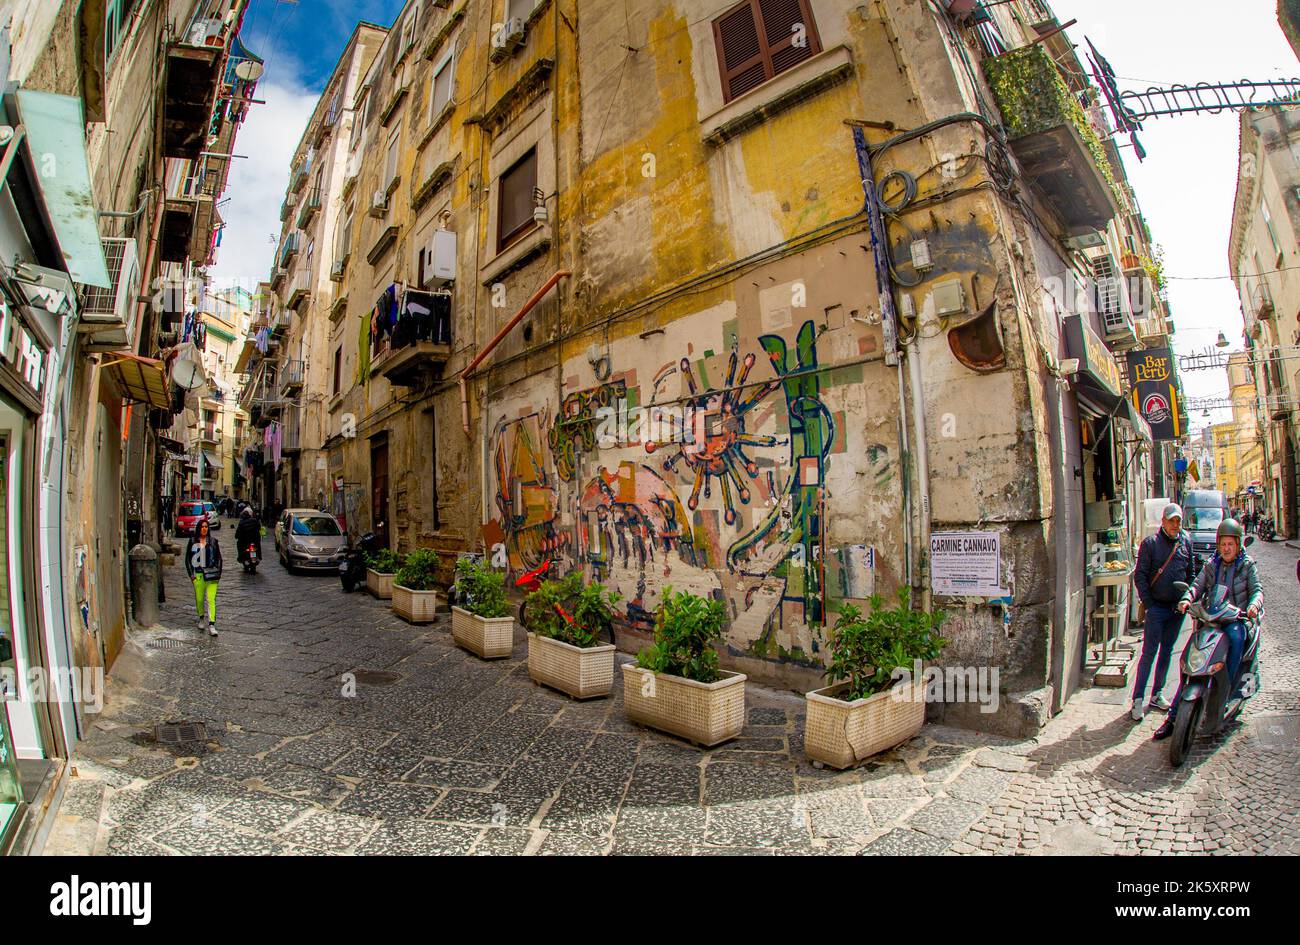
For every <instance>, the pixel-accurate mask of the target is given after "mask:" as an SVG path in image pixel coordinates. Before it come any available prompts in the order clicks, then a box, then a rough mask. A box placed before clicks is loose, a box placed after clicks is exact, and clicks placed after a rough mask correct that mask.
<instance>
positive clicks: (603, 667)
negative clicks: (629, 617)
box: [528, 633, 616, 699]
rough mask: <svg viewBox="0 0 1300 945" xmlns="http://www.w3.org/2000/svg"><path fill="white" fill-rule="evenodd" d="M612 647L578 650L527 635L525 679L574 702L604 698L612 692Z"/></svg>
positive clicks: (560, 642) (610, 644) (550, 640)
mask: <svg viewBox="0 0 1300 945" xmlns="http://www.w3.org/2000/svg"><path fill="white" fill-rule="evenodd" d="M615 652H616V648H615V647H614V645H613V644H612V643H606V644H603V645H601V646H588V647H580V646H574V645H573V644H571V643H565V642H564V641H563V640H555V639H552V638H551V637H544V636H539V635H538V634H536V633H529V634H528V675H529V676H530V677H532V679H533V681H534V682H538V683H541V684H542V685H543V686H550V687H551V688H552V689H558V690H560V692H563V693H566V694H568V695H570V696H572V697H573V698H574V699H594V698H596V697H598V696H607V695H609V693H610V691H611V690H612V689H613V688H614V654H615Z"/></svg>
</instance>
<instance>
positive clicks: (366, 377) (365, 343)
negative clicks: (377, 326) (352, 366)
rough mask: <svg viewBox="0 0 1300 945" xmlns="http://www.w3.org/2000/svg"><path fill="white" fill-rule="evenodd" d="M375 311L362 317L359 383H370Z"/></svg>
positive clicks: (359, 344)
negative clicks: (371, 339)
mask: <svg viewBox="0 0 1300 945" xmlns="http://www.w3.org/2000/svg"><path fill="white" fill-rule="evenodd" d="M374 314H375V313H374V310H373V309H372V310H371V312H370V314H368V315H362V316H361V337H360V338H358V339H357V383H358V384H369V383H370V337H371V334H372V331H373V325H374Z"/></svg>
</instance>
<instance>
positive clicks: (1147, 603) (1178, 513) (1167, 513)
mask: <svg viewBox="0 0 1300 945" xmlns="http://www.w3.org/2000/svg"><path fill="white" fill-rule="evenodd" d="M1194 562H1195V556H1194V554H1193V553H1192V542H1191V539H1189V538H1188V537H1187V535H1186V534H1185V533H1184V532H1183V510H1182V509H1181V508H1180V507H1179V506H1178V505H1177V504H1176V503H1173V502H1171V503H1169V504H1168V505H1166V506H1165V508H1164V511H1163V513H1162V514H1161V516H1160V530H1159V531H1157V532H1156V533H1155V534H1154V535H1150V536H1148V537H1147V538H1145V539H1143V541H1142V545H1141V546H1140V547H1139V548H1138V560H1137V567H1136V568H1135V569H1134V571H1133V586H1134V588H1135V589H1136V590H1137V595H1138V598H1139V600H1141V602H1142V608H1141V609H1142V612H1143V614H1144V620H1143V629H1142V656H1141V657H1140V658H1139V659H1138V668H1137V679H1136V680H1135V681H1134V686H1133V708H1132V709H1131V710H1130V714H1131V716H1132V718H1133V721H1134V722H1141V721H1142V716H1143V714H1144V713H1145V712H1146V707H1145V705H1144V703H1145V702H1146V692H1147V688H1146V687H1147V680H1148V679H1149V678H1150V677H1151V669H1152V664H1153V663H1154V664H1155V679H1154V680H1153V682H1152V686H1151V707H1152V708H1154V709H1160V710H1161V711H1163V712H1167V711H1169V703H1168V702H1166V701H1165V699H1164V697H1163V696H1162V695H1161V692H1162V690H1163V689H1164V688H1165V677H1166V676H1168V675H1169V662H1170V659H1171V658H1172V656H1173V652H1174V644H1175V643H1176V642H1178V630H1179V628H1180V627H1181V626H1182V625H1183V615H1182V614H1181V613H1179V611H1178V609H1177V608H1178V602H1179V600H1180V599H1181V598H1182V594H1180V593H1179V592H1178V591H1177V590H1176V589H1175V588H1174V584H1176V583H1177V582H1179V581H1183V582H1185V583H1187V584H1191V583H1192V581H1193V580H1195V578H1196V573H1195V564H1194Z"/></svg>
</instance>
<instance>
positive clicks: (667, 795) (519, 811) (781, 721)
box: [48, 544, 1300, 856]
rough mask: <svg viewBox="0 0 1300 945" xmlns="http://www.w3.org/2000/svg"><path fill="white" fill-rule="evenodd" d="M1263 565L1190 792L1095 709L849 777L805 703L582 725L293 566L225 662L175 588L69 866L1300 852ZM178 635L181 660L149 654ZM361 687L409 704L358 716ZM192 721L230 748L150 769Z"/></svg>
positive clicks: (67, 838)
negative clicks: (1248, 666) (1232, 718)
mask: <svg viewBox="0 0 1300 945" xmlns="http://www.w3.org/2000/svg"><path fill="white" fill-rule="evenodd" d="M1252 550H1254V551H1256V552H1257V554H1256V557H1257V559H1258V560H1259V561H1260V568H1261V574H1262V576H1263V579H1264V581H1265V587H1266V591H1267V593H1269V594H1270V601H1269V624H1268V627H1267V630H1266V636H1265V650H1264V658H1265V661H1266V663H1265V673H1264V690H1263V691H1262V692H1261V693H1260V694H1259V696H1258V697H1257V698H1256V699H1255V700H1252V703H1251V704H1250V706H1249V707H1248V710H1247V712H1246V714H1245V717H1244V718H1243V720H1242V721H1241V722H1240V723H1239V724H1237V725H1234V726H1232V727H1231V728H1230V729H1229V730H1228V731H1226V732H1224V733H1222V734H1220V735H1219V736H1217V737H1216V738H1215V739H1213V740H1212V741H1205V742H1202V743H1199V744H1198V745H1197V747H1196V749H1195V751H1194V754H1193V757H1192V758H1191V759H1190V760H1189V762H1188V763H1187V765H1186V766H1185V767H1184V768H1183V769H1181V770H1178V771H1174V770H1173V769H1171V768H1170V767H1169V765H1168V761H1167V752H1166V751H1165V749H1164V746H1163V744H1157V743H1153V742H1151V741H1150V739H1149V736H1150V733H1151V731H1152V730H1153V729H1154V727H1155V726H1156V725H1157V724H1158V722H1159V718H1158V713H1153V715H1152V716H1150V717H1148V719H1147V720H1146V721H1144V722H1143V723H1141V724H1140V725H1134V724H1133V723H1132V722H1130V721H1129V720H1128V718H1127V715H1126V712H1125V709H1126V708H1127V706H1126V705H1125V703H1124V701H1123V699H1122V698H1116V693H1115V691H1104V692H1103V691H1102V690H1086V691H1084V692H1082V693H1080V694H1078V695H1077V696H1076V698H1074V699H1073V700H1072V701H1071V702H1070V704H1069V705H1068V706H1067V707H1066V708H1065V710H1064V711H1063V712H1062V713H1061V714H1060V715H1058V716H1057V717H1056V718H1055V719H1053V720H1052V721H1051V722H1050V723H1049V724H1048V726H1047V727H1046V728H1045V729H1044V730H1043V731H1042V732H1041V733H1040V734H1039V736H1038V737H1037V738H1034V739H1029V740H1024V741H1011V740H1008V739H1005V738H998V737H995V736H986V735H981V734H979V733H973V732H969V731H964V730H959V729H952V728H945V727H940V726H927V727H926V728H925V729H924V730H923V731H922V733H921V735H920V736H918V737H917V738H915V739H912V740H911V741H910V742H908V743H907V744H905V745H901V746H899V747H897V748H895V749H893V750H891V751H888V752H885V753H883V754H881V755H878V756H876V757H875V758H873V759H871V760H870V761H869V762H867V763H866V764H864V765H862V766H860V767H858V768H856V769H853V770H850V771H845V772H836V771H831V770H829V769H818V768H815V767H813V766H812V765H811V764H810V763H809V762H808V760H807V759H806V758H805V757H804V756H803V754H802V747H803V726H804V708H803V702H802V699H801V698H800V697H799V696H797V695H795V694H791V693H780V692H773V691H769V690H764V689H762V688H760V687H757V686H750V687H748V694H747V701H748V709H747V713H746V719H745V729H744V731H743V733H742V735H741V737H740V738H738V739H736V740H735V741H733V742H731V743H728V744H726V745H723V746H719V747H717V748H715V749H713V750H708V751H704V750H700V749H698V748H696V747H694V746H692V745H689V744H686V743H685V742H682V741H680V740H678V739H675V738H672V737H670V736H666V735H662V734H659V733H656V732H652V731H650V730H648V729H644V728H641V727H639V726H636V725H633V724H631V723H629V722H628V721H627V720H626V718H625V717H624V714H623V704H622V695H621V691H618V690H617V689H616V691H615V692H614V693H613V695H612V696H611V697H610V698H608V699H601V700H594V701H590V702H583V703H576V702H572V701H570V700H568V699H567V698H565V697H564V696H562V695H560V694H558V693H555V692H553V691H551V690H547V689H542V688H539V687H536V686H534V685H533V684H532V683H531V681H530V680H529V679H528V676H527V669H526V665H525V663H524V655H525V652H526V651H525V650H524V648H523V647H517V648H516V651H515V653H514V654H513V655H512V656H511V657H510V658H509V659H506V660H500V661H493V662H486V661H481V660H479V659H477V658H476V657H474V656H472V655H470V654H468V653H466V652H465V651H463V650H461V649H459V648H457V647H455V646H454V645H453V644H452V642H451V640H450V634H449V626H448V623H447V618H446V617H445V616H443V617H440V618H439V620H438V621H437V622H435V623H434V624H432V625H428V626H424V627H414V626H411V625H409V624H406V623H404V622H402V621H401V620H399V619H397V618H395V617H394V616H393V615H392V614H391V611H390V610H389V609H388V606H387V604H386V602H380V601H376V600H374V599H372V598H370V597H369V596H368V595H365V594H361V593H355V594H352V595H346V594H343V593H342V591H341V589H340V587H339V585H338V582H337V580H335V579H332V578H329V577H310V576H289V575H288V574H286V573H284V571H283V570H282V569H281V568H279V567H278V565H277V564H276V563H275V562H274V561H272V562H270V563H268V564H267V565H265V566H264V567H263V568H262V569H261V570H260V571H259V573H257V574H255V575H245V574H242V573H241V572H238V571H234V572H232V573H229V574H227V576H226V578H225V579H224V580H223V581H222V585H221V591H220V599H219V609H220V614H221V618H222V620H221V625H220V629H221V636H220V637H218V638H217V639H215V640H210V639H208V638H207V637H206V636H205V635H203V634H202V633H200V632H199V631H198V630H197V628H196V622H195V621H194V619H193V616H192V614H191V613H190V611H189V605H187V603H186V601H187V599H188V595H187V594H186V593H184V589H185V584H184V575H183V570H182V569H181V568H180V567H172V568H169V569H167V573H166V580H167V582H168V591H169V594H168V598H169V600H168V603H167V604H165V605H164V606H163V609H162V620H163V624H162V625H161V626H160V627H158V628H154V629H152V630H150V631H148V632H135V633H133V634H132V635H131V637H130V640H129V642H128V645H127V648H126V650H125V651H124V653H123V655H122V657H121V658H120V659H119V662H118V664H117V665H116V666H115V667H114V669H113V672H112V673H111V674H110V678H109V683H108V687H107V691H106V694H105V699H106V705H105V709H104V712H103V713H102V714H101V715H100V716H99V717H98V718H97V719H94V721H93V724H92V725H91V727H90V731H89V733H88V737H87V738H86V739H85V740H84V741H83V742H82V743H81V744H80V745H79V746H78V749H77V753H76V757H75V758H74V759H73V764H74V768H75V769H76V774H75V776H74V777H73V778H72V779H70V781H69V788H68V790H67V792H66V794H65V797H64V800H63V806H62V808H61V810H60V813H59V817H58V821H57V823H56V827H55V831H54V832H53V834H52V836H51V842H50V844H49V847H48V852H86V853H89V852H95V853H100V854H107V855H115V856H130V855H174V854H229V855H247V854H258V855H340V854H344V855H350V854H360V855H391V854H474V855H543V856H546V855H611V854H612V855H625V854H645V853H650V854H680V855H737V854H738V855H771V854H774V853H778V854H782V855H802V854H810V853H815V854H824V855H854V854H858V855H936V854H989V853H1029V854H1054V853H1097V854H1101V853H1135V852H1137V853H1141V852H1224V853H1227V852H1232V853H1243V852H1270V853H1297V852H1300V826H1298V824H1297V808H1300V804H1297V799H1298V797H1300V774H1298V772H1300V745H1298V743H1300V706H1298V705H1297V701H1296V699H1297V692H1300V648H1298V647H1297V645H1296V644H1297V643H1298V642H1300V641H1298V640H1297V627H1298V626H1300V606H1297V604H1296V595H1295V593H1294V584H1293V583H1292V582H1293V580H1294V578H1293V574H1294V553H1293V552H1292V551H1291V550H1290V549H1286V548H1285V547H1284V546H1282V545H1280V544H1277V545H1272V546H1265V547H1263V548H1255V549H1252ZM1273 595H1276V598H1277V599H1276V600H1274V599H1273ZM163 637H166V638H168V639H172V640H177V641H180V642H179V643H178V644H175V645H171V646H168V647H158V646H155V645H151V644H154V643H156V642H157V640H158V639H161V638H163ZM361 669H369V670H382V671H388V672H392V673H394V674H396V679H395V680H394V681H392V682H391V684H385V685H380V684H376V683H375V682H371V683H365V682H362V683H359V684H358V685H356V687H355V694H354V695H345V692H346V691H347V681H348V677H347V675H346V674H349V673H353V672H355V671H358V670H361ZM363 678H364V677H363ZM1170 689H1172V680H1171V685H1170ZM1099 693H1100V695H1101V697H1099V695H1098V694H1099ZM1121 695H1122V694H1121ZM180 719H190V720H202V721H206V722H207V723H208V730H209V740H208V741H207V742H204V743H201V744H190V745H182V746H174V747H172V748H170V749H164V748H162V747H160V746H157V745H155V744H153V742H152V738H151V733H152V729H153V726H154V725H155V724H156V723H158V722H161V721H174V720H180Z"/></svg>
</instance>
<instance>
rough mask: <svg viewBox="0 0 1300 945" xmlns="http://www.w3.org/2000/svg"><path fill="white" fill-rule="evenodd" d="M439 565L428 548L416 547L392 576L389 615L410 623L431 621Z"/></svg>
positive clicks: (435, 555)
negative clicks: (391, 614) (393, 614)
mask: <svg viewBox="0 0 1300 945" xmlns="http://www.w3.org/2000/svg"><path fill="white" fill-rule="evenodd" d="M440 563H441V561H440V560H439V558H438V555H437V553H436V552H434V551H433V550H431V549H429V548H417V549H416V550H415V551H412V552H411V553H410V554H409V555H407V556H406V560H405V561H403V562H402V566H401V567H400V568H398V569H397V573H396V574H394V575H393V613H395V614H397V616H399V617H402V618H404V619H406V620H409V621H411V622H412V623H430V622H432V621H433V619H434V615H435V605H436V604H437V592H436V591H435V590H434V586H435V583H436V578H437V573H438V565H439V564H440Z"/></svg>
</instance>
